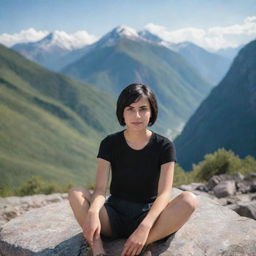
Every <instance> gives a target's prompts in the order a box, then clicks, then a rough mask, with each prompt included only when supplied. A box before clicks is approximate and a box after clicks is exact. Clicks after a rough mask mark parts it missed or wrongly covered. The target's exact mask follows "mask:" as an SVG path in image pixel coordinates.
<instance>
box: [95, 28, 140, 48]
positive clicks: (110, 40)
mask: <svg viewBox="0 0 256 256" xmlns="http://www.w3.org/2000/svg"><path fill="white" fill-rule="evenodd" d="M124 37H125V38H129V39H132V40H139V39H143V38H141V37H140V36H139V35H138V33H137V31H136V30H135V29H133V28H131V27H128V26H126V25H120V26H118V27H115V28H114V29H112V30H111V31H110V32H108V33H107V34H106V35H104V36H103V37H102V38H101V39H100V40H99V41H98V42H97V45H98V46H110V45H113V44H115V43H116V42H117V41H118V40H119V39H120V38H124Z"/></svg>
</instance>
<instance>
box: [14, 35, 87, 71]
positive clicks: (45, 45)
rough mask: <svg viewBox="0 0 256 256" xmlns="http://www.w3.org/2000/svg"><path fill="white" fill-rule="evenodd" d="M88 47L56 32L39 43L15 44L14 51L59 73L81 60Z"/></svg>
mask: <svg viewBox="0 0 256 256" xmlns="http://www.w3.org/2000/svg"><path fill="white" fill-rule="evenodd" d="M86 46H87V45H84V46H81V45H80V44H78V43H77V42H76V41H74V40H72V38H70V37H68V35H67V34H66V33H64V32H61V31H55V32H52V33H50V34H48V35H47V36H46V37H44V38H43V39H41V40H39V41H37V42H33V43H20V44H15V45H14V46H13V47H12V49H13V50H15V51H17V52H19V53H21V54H22V55H23V56H25V57H26V58H28V59H30V60H32V61H35V62H37V63H39V64H40V65H42V66H44V67H47V68H49V69H51V70H54V71H58V70H59V69H61V68H62V67H63V66H65V65H67V64H68V63H71V62H73V61H75V60H76V59H78V58H80V57H81V56H82V55H83V54H84V48H86ZM70 53H72V54H70Z"/></svg>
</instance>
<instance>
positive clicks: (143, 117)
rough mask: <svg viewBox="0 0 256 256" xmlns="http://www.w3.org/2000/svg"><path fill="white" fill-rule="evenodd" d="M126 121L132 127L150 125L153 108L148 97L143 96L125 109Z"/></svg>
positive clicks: (141, 127) (139, 128)
mask: <svg viewBox="0 0 256 256" xmlns="http://www.w3.org/2000/svg"><path fill="white" fill-rule="evenodd" d="M123 116H124V122H125V124H126V126H127V127H128V128H130V129H136V130H141V129H145V128H146V127H147V126H148V123H149V120H150V116H151V109H150V104H149V101H148V99H147V98H146V97H141V98H140V99H139V100H138V101H137V102H134V103H132V104H130V105H129V106H127V107H125V109H124V113H123Z"/></svg>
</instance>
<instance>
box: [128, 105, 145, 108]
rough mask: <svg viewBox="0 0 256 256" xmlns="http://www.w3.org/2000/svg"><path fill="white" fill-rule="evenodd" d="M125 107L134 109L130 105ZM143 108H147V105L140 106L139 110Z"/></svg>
mask: <svg viewBox="0 0 256 256" xmlns="http://www.w3.org/2000/svg"><path fill="white" fill-rule="evenodd" d="M127 107H129V108H134V107H133V106H131V105H129V106H127ZM143 107H148V106H147V105H143V106H140V108H143Z"/></svg>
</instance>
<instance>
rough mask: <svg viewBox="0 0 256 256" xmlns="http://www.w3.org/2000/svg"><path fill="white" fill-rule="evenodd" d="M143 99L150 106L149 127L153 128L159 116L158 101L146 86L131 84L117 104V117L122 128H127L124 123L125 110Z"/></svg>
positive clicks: (120, 96) (122, 93)
mask: <svg viewBox="0 0 256 256" xmlns="http://www.w3.org/2000/svg"><path fill="white" fill-rule="evenodd" d="M141 97H146V98H147V99H148V101H149V104H150V110H151V117H150V119H149V123H148V126H152V125H153V124H154V123H155V121H156V119H157V114H158V106H157V100H156V97H155V95H154V93H153V92H152V91H151V89H150V88H149V87H148V86H146V85H144V84H137V83H134V84H129V85H128V86H127V87H126V88H124V89H123V90H122V92H121V93H120V95H119V97H118V100H117V104H116V116H117V119H118V121H119V123H120V125H121V126H125V122H124V117H123V113H124V109H125V107H127V106H129V105H131V104H132V103H134V102H137V101H138V100H140V98H141Z"/></svg>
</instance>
